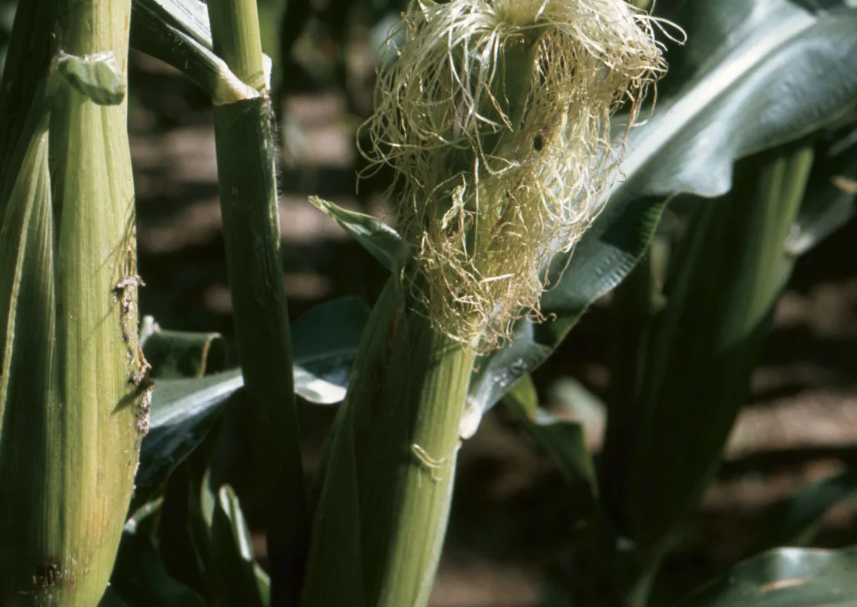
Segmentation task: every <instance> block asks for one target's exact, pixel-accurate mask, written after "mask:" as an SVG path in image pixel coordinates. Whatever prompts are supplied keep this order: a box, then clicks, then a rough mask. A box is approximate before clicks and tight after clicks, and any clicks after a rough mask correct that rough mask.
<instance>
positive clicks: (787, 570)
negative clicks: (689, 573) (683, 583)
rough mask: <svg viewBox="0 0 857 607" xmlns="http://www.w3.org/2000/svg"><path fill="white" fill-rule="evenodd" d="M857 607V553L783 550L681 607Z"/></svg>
mask: <svg viewBox="0 0 857 607" xmlns="http://www.w3.org/2000/svg"><path fill="white" fill-rule="evenodd" d="M855 602H857V549H854V548H849V549H847V550H842V551H832V550H812V549H809V550H802V549H798V548H784V549H781V550H774V551H772V552H767V553H765V554H762V555H759V556H757V557H754V558H752V559H749V560H747V561H744V562H743V563H740V564H738V565H736V566H735V567H732V568H731V569H729V570H728V571H726V572H724V573H723V574H722V575H721V576H719V577H718V578H717V579H716V580H714V581H712V582H710V583H709V584H707V585H706V586H704V587H703V588H701V589H700V590H698V591H696V592H695V593H694V594H692V595H691V596H690V597H688V598H687V599H685V600H684V601H681V602H680V603H679V604H678V605H677V606H676V607H822V606H823V607H838V606H841V607H846V606H848V605H854V604H855Z"/></svg>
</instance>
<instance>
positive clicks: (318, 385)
mask: <svg viewBox="0 0 857 607" xmlns="http://www.w3.org/2000/svg"><path fill="white" fill-rule="evenodd" d="M369 312H370V310H369V307H368V306H367V305H366V303H365V302H364V301H363V300H362V299H359V298H357V297H344V298H341V299H334V300H333V301H329V302H326V303H323V304H320V305H318V306H315V307H314V308H312V309H311V310H309V311H308V312H306V313H305V314H303V315H302V316H301V317H300V318H298V319H297V321H295V324H294V325H293V326H292V333H291V335H292V359H293V361H294V363H295V392H297V393H298V394H299V395H300V396H302V397H303V398H305V399H306V400H308V401H310V402H313V403H316V404H325V405H326V404H332V403H337V402H340V401H341V400H342V399H344V398H345V389H346V387H347V386H348V376H349V374H350V373H351V367H352V365H353V364H354V358H355V357H356V356H357V348H358V347H359V346H360V339H361V337H362V335H363V329H364V328H365V327H366V323H367V321H368V320H369Z"/></svg>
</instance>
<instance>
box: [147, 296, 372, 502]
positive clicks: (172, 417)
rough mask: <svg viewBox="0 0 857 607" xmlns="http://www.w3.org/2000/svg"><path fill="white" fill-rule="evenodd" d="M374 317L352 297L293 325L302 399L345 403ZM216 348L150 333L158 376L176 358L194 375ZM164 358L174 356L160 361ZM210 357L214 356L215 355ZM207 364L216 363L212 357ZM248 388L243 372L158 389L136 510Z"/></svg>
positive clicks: (167, 382) (170, 382)
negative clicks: (363, 338)
mask: <svg viewBox="0 0 857 607" xmlns="http://www.w3.org/2000/svg"><path fill="white" fill-rule="evenodd" d="M368 318H369V309H368V307H367V306H366V304H365V303H364V302H363V301H362V300H360V299H358V298H353V297H348V298H342V299H336V300H333V301H330V302H327V303H325V304H321V305H319V306H316V307H315V308H313V309H312V310H309V311H308V312H307V313H305V314H304V315H302V316H301V317H300V318H299V319H298V320H297V321H296V322H295V325H294V327H293V329H292V348H293V350H292V356H293V360H294V361H295V363H296V364H295V367H294V372H295V392H296V393H297V394H299V395H300V396H302V397H303V398H305V399H307V400H308V401H310V402H313V403H317V404H332V403H336V402H339V401H341V400H342V399H343V398H344V397H345V389H346V387H347V385H348V379H349V375H350V373H351V366H352V365H353V364H354V357H355V356H356V353H357V348H358V346H359V345H360V338H361V336H362V334H363V329H364V327H365V325H366V322H367V320H368ZM153 340H154V341H153ZM210 342H213V343H217V342H219V337H218V336H216V334H183V333H180V334H177V333H172V332H161V333H158V332H151V334H150V335H149V337H148V338H147V339H146V342H145V349H144V351H145V354H146V356H147V357H149V356H151V357H152V359H151V360H152V363H153V369H158V368H163V369H166V368H172V367H171V366H169V365H173V363H174V362H175V360H176V359H180V358H182V357H188V354H190V355H189V357H188V358H187V360H186V361H185V362H184V363H182V365H184V368H185V369H188V368H189V367H188V366H190V368H192V366H193V364H191V363H192V362H193V361H195V360H197V359H200V358H204V357H202V352H203V351H204V349H205V348H206V347H208V348H209V350H210V349H211V348H212V347H214V346H213V344H212V343H210ZM206 344H208V345H207V346H206ZM218 347H219V346H218ZM183 348H184V350H183ZM164 352H166V353H169V356H166V355H165V356H161V355H162V354H163V353H164ZM208 356H209V357H210V356H211V353H210V351H209V354H208ZM208 360H209V364H210V362H211V360H210V358H209V359H208ZM171 361H172V362H171ZM162 365H163V366H162ZM200 369H201V370H203V371H204V370H205V369H203V368H202V367H200ZM170 372H172V371H170ZM243 386H244V379H243V377H242V376H241V371H240V369H233V370H231V371H226V372H224V373H217V374H215V375H209V376H207V377H203V378H197V379H159V380H158V381H156V382H155V388H154V390H153V391H152V412H151V415H150V418H149V433H148V434H147V435H146V437H145V438H144V439H143V444H142V447H141V449H140V467H139V470H138V471H137V476H136V481H135V482H136V487H137V489H136V493H135V495H134V499H133V502H132V508H131V510H132V511H133V509H134V508H135V507H137V506H139V505H140V504H142V503H144V502H146V501H148V500H149V499H151V498H152V496H153V495H155V494H157V493H158V492H159V491H160V490H161V488H162V487H163V484H164V482H165V481H166V478H167V476H168V475H169V474H170V473H171V472H172V471H173V470H175V468H176V467H177V466H178V465H179V464H181V462H182V461H184V459H185V458H186V457H187V456H188V455H190V454H191V453H192V452H193V451H194V449H196V448H197V446H198V445H199V444H200V443H201V442H202V441H203V439H204V438H205V437H206V435H207V434H208V432H209V430H210V429H211V427H212V426H213V425H214V422H215V421H216V420H217V418H218V416H219V415H220V412H221V411H222V409H223V404H224V403H225V402H226V400H227V399H228V398H229V397H230V396H232V394H233V393H234V392H235V391H236V390H238V389H239V388H241V387H243Z"/></svg>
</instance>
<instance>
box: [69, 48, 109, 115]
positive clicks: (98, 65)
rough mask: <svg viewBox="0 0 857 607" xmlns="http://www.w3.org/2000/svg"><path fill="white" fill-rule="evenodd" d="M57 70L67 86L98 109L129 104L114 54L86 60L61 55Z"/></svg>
mask: <svg viewBox="0 0 857 607" xmlns="http://www.w3.org/2000/svg"><path fill="white" fill-rule="evenodd" d="M57 70H58V71H59V73H60V74H62V76H63V77H64V78H65V79H66V82H68V83H69V84H70V85H71V86H73V87H74V88H75V89H77V90H78V91H79V92H80V93H82V94H84V95H86V96H87V97H89V98H90V99H91V100H92V101H94V102H95V103H97V104H98V105H119V104H120V103H122V101H124V100H125V78H124V76H123V74H122V70H120V69H119V66H117V65H116V58H115V57H114V55H113V53H98V54H97V55H88V56H86V57H76V56H74V55H69V54H66V53H60V57H59V59H58V60H57Z"/></svg>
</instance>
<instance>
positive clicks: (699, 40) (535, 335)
mask: <svg viewBox="0 0 857 607" xmlns="http://www.w3.org/2000/svg"><path fill="white" fill-rule="evenodd" d="M828 4H829V5H830V6H829V7H827V8H825V9H812V8H809V7H808V6H807V3H804V2H800V3H799V2H796V1H790V0H721V1H719V2H707V1H704V0H700V1H687V2H684V3H683V10H682V11H680V12H679V13H678V14H677V15H676V16H675V17H674V18H675V21H676V22H677V23H678V24H679V25H681V26H682V27H684V28H685V29H686V30H687V32H688V43H687V45H686V46H685V47H684V48H682V49H677V50H675V51H673V52H671V53H670V56H669V60H670V63H671V65H672V75H671V76H670V77H669V79H668V82H669V86H668V87H667V88H668V93H669V94H668V95H666V96H662V97H661V98H660V99H659V101H658V106H657V109H656V111H655V112H654V114H653V115H652V116H651V117H650V118H649V119H648V120H647V122H646V123H645V124H644V125H641V126H639V127H637V128H635V129H633V130H632V131H631V133H630V135H629V138H628V144H627V153H626V156H625V160H624V162H623V164H622V167H621V171H620V172H621V174H622V175H623V176H624V179H623V180H621V181H619V182H617V183H616V184H615V185H614V187H613V188H612V189H611V190H610V191H608V192H607V193H606V194H605V200H606V201H607V202H606V203H605V204H606V207H605V208H604V210H603V211H602V213H601V214H600V215H599V216H598V218H597V219H596V220H595V222H594V223H593V226H592V227H591V228H590V229H589V231H587V232H586V233H585V234H584V236H583V238H582V239H581V241H580V243H578V245H577V246H576V247H575V248H574V250H573V251H572V253H571V259H570V261H569V259H568V255H565V254H560V255H558V256H556V257H555V258H554V260H553V262H552V271H551V273H550V275H549V277H550V280H551V285H553V289H552V290H549V291H547V292H546V293H545V294H544V295H543V297H542V305H541V309H542V312H543V313H544V314H545V315H547V316H549V317H551V316H550V315H552V314H555V315H556V320H553V321H549V322H545V323H543V324H542V325H538V326H534V325H533V324H532V323H531V322H530V321H526V320H525V321H521V322H519V323H518V325H517V327H516V331H515V335H514V337H513V339H512V340H511V341H510V343H509V344H508V345H507V346H506V348H504V349H502V350H500V351H497V352H494V353H493V354H492V355H490V356H488V357H486V358H483V359H481V360H479V361H478V362H477V365H476V368H477V369H478V371H476V373H475V376H474V378H473V381H472V382H471V390H470V412H471V413H470V417H471V420H472V419H476V422H475V423H476V424H478V417H479V416H480V415H481V412H482V411H484V410H486V409H487V408H490V407H491V406H492V405H493V404H494V403H495V402H497V400H498V399H499V398H501V397H502V395H503V394H504V393H505V391H506V390H508V389H509V387H510V386H511V385H512V384H513V383H514V382H515V381H516V380H517V379H518V378H519V377H520V376H521V375H522V374H523V373H526V372H530V371H532V370H533V369H535V368H536V367H538V366H539V365H540V364H541V363H542V362H544V360H545V359H546V358H547V357H548V356H549V355H550V353H551V352H552V351H553V350H554V348H556V346H557V345H558V344H559V343H560V342H561V341H562V339H563V338H564V337H565V336H566V334H567V333H568V331H569V330H570V329H571V327H573V326H574V324H575V323H576V322H577V320H578V319H579V318H580V316H581V315H582V314H583V312H584V311H585V309H586V308H587V307H588V306H589V305H590V304H591V303H592V302H593V301H594V300H595V299H597V298H598V297H600V296H601V295H603V294H604V293H606V292H607V291H609V290H610V289H612V288H614V287H615V286H616V285H618V284H619V283H620V282H621V281H622V280H623V279H624V278H625V277H626V276H627V275H628V273H629V272H630V271H631V270H632V269H633V267H634V266H635V265H636V263H637V262H638V261H639V259H640V257H641V256H642V254H643V252H644V251H645V250H646V248H647V246H648V243H649V241H650V240H651V238H652V236H653V234H654V229H655V227H656V225H657V222H658V220H659V218H660V214H661V212H662V211H663V208H664V204H665V199H666V198H669V197H670V196H672V195H675V194H678V193H682V192H684V193H692V194H697V195H700V196H706V197H710V196H717V195H721V194H723V193H725V192H726V191H728V190H729V188H730V186H731V182H732V165H733V163H734V161H735V160H736V159H738V158H741V157H744V156H746V155H748V154H751V153H754V152H757V151H760V150H764V149H767V148H770V147H774V146H777V145H780V144H783V143H786V142H788V141H791V140H795V139H797V138H800V137H801V136H803V135H805V134H807V133H809V132H811V131H813V130H815V129H817V128H819V127H821V126H822V125H824V124H826V123H827V122H829V121H830V120H831V119H832V118H833V117H835V116H836V115H837V114H839V113H840V112H842V111H843V110H844V109H845V108H847V107H849V105H850V104H852V103H853V100H854V98H855V96H857V64H855V62H853V61H843V60H842V58H843V57H849V56H855V55H857V36H854V31H857V10H855V9H853V8H850V9H849V8H847V7H848V6H853V5H849V4H848V3H847V2H843V1H841V0H838V1H837V0H831V1H830V2H828ZM795 91H800V92H801V94H795ZM566 266H567V269H566V270H565V272H564V273H561V270H562V269H563V268H566ZM551 318H553V317H551ZM467 426H468V428H473V426H474V422H473V421H471V422H470V423H469V424H467Z"/></svg>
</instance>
